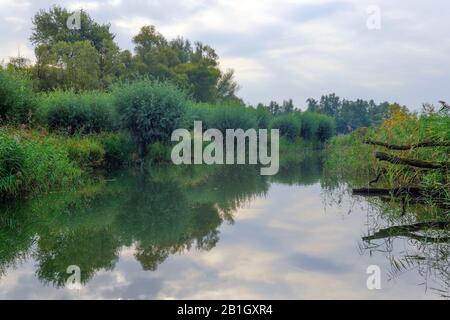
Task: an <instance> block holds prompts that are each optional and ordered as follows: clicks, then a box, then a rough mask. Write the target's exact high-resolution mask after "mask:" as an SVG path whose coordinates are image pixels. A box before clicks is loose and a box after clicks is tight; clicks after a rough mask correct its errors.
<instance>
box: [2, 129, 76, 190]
mask: <svg viewBox="0 0 450 320" xmlns="http://www.w3.org/2000/svg"><path fill="white" fill-rule="evenodd" d="M81 174H82V172H81V170H80V169H79V168H78V167H77V166H76V165H75V164H73V163H72V162H71V161H70V160H69V157H68V154H67V151H66V150H64V148H62V147H61V143H60V141H58V140H57V139H55V138H49V137H48V136H46V135H42V134H39V133H36V132H31V131H25V130H15V129H10V128H2V129H0V197H1V198H11V197H18V196H21V195H23V194H27V193H30V192H35V191H45V190H48V189H50V188H53V187H57V186H62V185H66V184H68V183H71V182H74V181H75V180H77V179H78V178H80V177H81Z"/></svg>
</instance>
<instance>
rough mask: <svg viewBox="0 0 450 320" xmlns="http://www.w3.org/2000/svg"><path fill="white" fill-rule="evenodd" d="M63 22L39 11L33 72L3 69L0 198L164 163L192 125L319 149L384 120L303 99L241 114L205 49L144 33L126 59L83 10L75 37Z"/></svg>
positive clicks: (64, 15)
mask: <svg viewBox="0 0 450 320" xmlns="http://www.w3.org/2000/svg"><path fill="white" fill-rule="evenodd" d="M70 15H71V12H69V11H67V10H66V9H63V8H61V7H57V6H55V7H52V8H51V9H49V10H48V11H45V10H41V11H39V12H38V13H37V14H36V15H35V17H34V19H33V24H34V27H33V32H32V35H31V38H30V40H31V41H32V43H33V44H34V45H35V53H36V63H35V64H31V63H29V61H27V60H26V59H25V58H22V57H16V58H12V59H11V61H10V63H9V64H8V65H7V66H6V68H0V125H1V126H0V198H1V197H3V195H6V196H8V197H9V196H13V197H15V196H17V195H20V194H22V193H27V192H29V191H33V190H41V189H42V190H45V189H48V188H50V187H53V186H59V185H62V184H65V183H70V181H74V180H76V179H78V178H79V177H80V176H82V175H83V173H85V172H89V171H90V170H91V169H94V168H99V167H100V168H103V167H105V166H106V167H108V168H109V167H118V166H123V165H125V164H129V163H139V162H140V163H141V165H142V163H143V162H144V159H145V158H150V159H151V160H158V159H160V160H164V159H167V154H168V150H169V154H170V135H171V133H172V132H173V130H175V129H176V128H180V127H183V128H189V129H191V128H192V126H193V122H194V120H201V121H203V123H204V126H203V127H204V128H205V129H207V128H217V129H219V130H225V129H233V128H241V129H245V130H246V129H250V128H255V129H267V128H269V129H270V128H273V129H279V130H280V134H281V136H282V138H283V141H284V142H286V144H285V145H288V144H289V143H291V144H292V143H297V144H298V143H302V142H303V141H305V140H306V141H311V142H312V143H313V144H314V143H323V142H325V141H327V140H329V139H330V138H331V137H332V136H333V135H335V133H336V129H337V132H338V133H341V132H346V131H345V130H349V131H350V130H353V129H354V128H356V127H358V126H366V125H371V124H376V123H377V122H378V121H380V120H379V119H382V118H383V117H384V116H385V115H384V114H383V112H384V110H385V107H386V106H385V105H382V106H381V107H380V106H377V105H374V104H373V103H371V102H368V103H365V102H361V101H359V100H358V101H357V102H355V103H351V104H349V103H348V102H347V101H345V103H344V102H341V101H340V99H339V98H337V99H336V96H335V95H334V94H333V95H330V96H325V97H322V99H321V100H320V102H319V103H316V104H314V103H313V100H312V99H310V100H309V102H310V106H309V107H308V111H307V112H301V111H300V110H299V109H296V108H295V107H294V105H293V102H292V100H287V101H284V102H283V103H282V104H281V105H278V104H277V103H276V102H271V103H270V104H269V105H267V106H266V105H263V104H259V105H257V106H256V107H252V106H248V105H245V104H244V102H243V101H242V99H240V98H239V97H237V96H236V92H237V90H238V89H239V86H238V84H237V83H236V81H235V80H234V77H233V71H227V72H222V71H221V70H220V69H219V62H218V61H219V60H218V59H219V58H218V56H217V54H216V53H215V51H214V49H213V48H211V47H210V46H208V45H204V44H202V43H200V42H196V43H194V44H192V43H191V42H190V41H189V40H185V39H183V38H181V37H178V38H176V39H174V40H170V41H169V40H167V39H166V38H164V37H163V36H162V35H161V34H160V33H158V32H157V31H156V30H155V28H154V27H152V26H145V27H142V29H141V31H140V32H139V34H137V35H136V36H135V37H134V38H133V43H134V44H135V50H134V53H131V52H130V51H128V50H121V49H120V48H119V47H118V45H117V44H116V43H115V41H114V34H112V33H111V32H110V30H109V29H110V26H109V25H108V24H98V23H96V22H95V21H94V20H92V18H91V17H89V15H88V14H87V13H85V12H83V11H82V12H81V29H80V30H70V29H68V28H67V27H66V22H67V19H68V18H69V16H70ZM360 104H362V105H364V106H367V110H366V111H365V112H366V113H368V120H362V122H361V123H360V124H355V121H359V120H358V119H356V118H354V117H357V115H358V113H356V111H355V112H353V113H351V112H349V111H348V110H350V109H351V110H354V109H355V106H358V105H360ZM348 105H350V106H351V107H348ZM356 109H358V108H356ZM349 114H352V116H348V115H349ZM342 119H346V120H345V121H347V122H348V123H350V124H349V125H348V123H347V124H346V125H345V126H344V125H343V124H342V123H344V122H343V121H342ZM355 119H356V120H355ZM363 119H366V118H364V117H363ZM342 128H344V129H342ZM169 158H170V156H169Z"/></svg>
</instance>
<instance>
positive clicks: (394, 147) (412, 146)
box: [364, 140, 450, 150]
mask: <svg viewBox="0 0 450 320" xmlns="http://www.w3.org/2000/svg"><path fill="white" fill-rule="evenodd" d="M364 143H365V144H370V145H373V146H380V147H385V148H387V149H391V150H411V149H415V148H426V147H450V141H443V142H440V141H431V140H429V141H422V142H419V143H414V144H408V145H398V144H390V143H385V142H381V141H373V140H364Z"/></svg>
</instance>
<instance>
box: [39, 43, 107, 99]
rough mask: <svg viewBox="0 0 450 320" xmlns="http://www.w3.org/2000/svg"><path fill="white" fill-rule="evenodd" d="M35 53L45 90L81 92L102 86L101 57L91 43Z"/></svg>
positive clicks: (60, 45)
mask: <svg viewBox="0 0 450 320" xmlns="http://www.w3.org/2000/svg"><path fill="white" fill-rule="evenodd" d="M35 52H36V57H37V64H36V68H37V74H38V78H39V79H40V88H41V89H44V90H45V89H55V88H64V89H74V90H76V91H81V90H88V89H98V88H100V87H101V79H100V64H99V60H100V54H99V53H98V51H97V50H96V49H95V48H94V47H93V46H92V45H91V43H90V42H89V41H77V42H73V43H71V42H57V43H55V44H54V45H53V46H52V47H49V46H48V45H41V46H39V47H38V48H36V50H35Z"/></svg>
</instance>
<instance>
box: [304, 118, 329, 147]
mask: <svg viewBox="0 0 450 320" xmlns="http://www.w3.org/2000/svg"><path fill="white" fill-rule="evenodd" d="M301 121H302V126H301V136H302V138H303V139H306V140H315V139H317V140H319V141H322V142H324V141H326V140H329V139H330V138H331V137H332V136H333V135H334V131H335V122H334V119H333V118H331V117H329V116H326V115H324V114H320V113H315V112H304V113H302V115H301Z"/></svg>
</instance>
